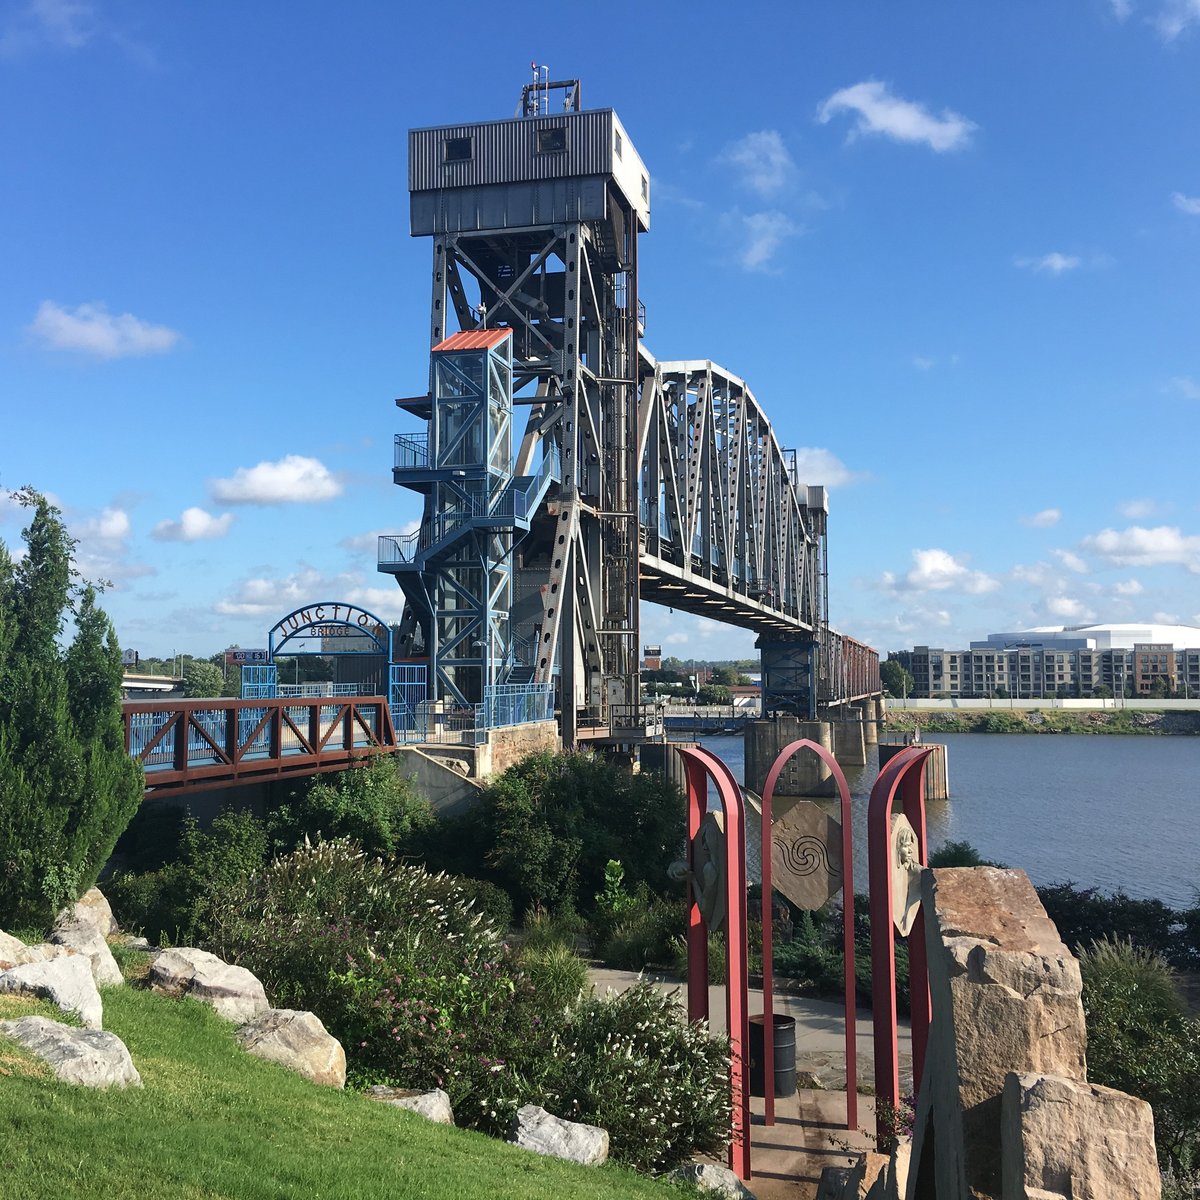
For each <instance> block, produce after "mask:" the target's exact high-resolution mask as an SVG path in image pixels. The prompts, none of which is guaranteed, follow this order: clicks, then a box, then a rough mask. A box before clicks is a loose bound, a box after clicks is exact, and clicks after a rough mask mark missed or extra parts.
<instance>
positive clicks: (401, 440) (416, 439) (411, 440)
mask: <svg viewBox="0 0 1200 1200" xmlns="http://www.w3.org/2000/svg"><path fill="white" fill-rule="evenodd" d="M395 455H396V458H395V465H396V467H397V468H398V469H400V470H405V469H407V470H424V469H425V468H427V467H428V466H429V434H428V433H398V434H396V438H395Z"/></svg>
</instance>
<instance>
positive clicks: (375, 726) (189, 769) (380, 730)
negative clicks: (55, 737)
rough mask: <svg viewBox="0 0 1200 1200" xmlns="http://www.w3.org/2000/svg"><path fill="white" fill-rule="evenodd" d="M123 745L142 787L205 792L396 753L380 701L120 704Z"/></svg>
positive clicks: (389, 720) (385, 706)
mask: <svg viewBox="0 0 1200 1200" xmlns="http://www.w3.org/2000/svg"><path fill="white" fill-rule="evenodd" d="M122 707H123V720H124V725H125V748H126V750H128V751H129V753H130V754H131V755H132V756H133V757H134V758H136V759H138V761H140V762H141V764H142V766H143V768H144V770H145V774H146V790H147V792H151V791H152V792H154V793H155V794H159V793H162V792H182V791H189V792H198V791H204V790H206V789H209V788H218V787H228V786H232V785H236V784H243V783H255V782H260V781H265V780H272V779H283V778H287V777H291V776H296V775H312V774H315V773H317V772H321V771H336V770H339V769H341V768H342V767H345V766H346V765H347V764H348V763H350V762H351V761H353V760H355V759H360V758H362V757H363V756H364V755H366V754H372V753H390V752H391V751H393V750H395V749H396V732H395V730H394V729H393V727H392V717H391V712H390V711H389V709H388V704H387V700H386V699H385V698H384V697H382V696H348V697H327V696H325V697H311V698H310V697H305V698H300V697H287V698H284V699H278V700H275V699H272V700H177V701H172V702H169V703H153V702H149V703H127V704H125V705H123V706H122Z"/></svg>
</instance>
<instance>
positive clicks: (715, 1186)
mask: <svg viewBox="0 0 1200 1200" xmlns="http://www.w3.org/2000/svg"><path fill="white" fill-rule="evenodd" d="M667 1178H668V1179H673V1180H678V1181H679V1182H681V1183H687V1184H691V1186H692V1187H694V1188H695V1189H696V1191H698V1192H703V1193H704V1194H705V1195H706V1196H718V1197H720V1200H754V1193H753V1192H752V1191H751V1190H750V1189H749V1188H748V1187H747V1186H746V1185H745V1184H744V1183H743V1182H742V1181H741V1180H740V1179H739V1178H738V1177H737V1176H736V1175H735V1174H734V1173H733V1172H732V1171H731V1170H730V1169H729V1168H728V1167H719V1166H717V1164H716V1163H687V1164H686V1165H685V1166H682V1167H676V1168H675V1170H673V1171H671V1172H669V1173H668V1175H667Z"/></svg>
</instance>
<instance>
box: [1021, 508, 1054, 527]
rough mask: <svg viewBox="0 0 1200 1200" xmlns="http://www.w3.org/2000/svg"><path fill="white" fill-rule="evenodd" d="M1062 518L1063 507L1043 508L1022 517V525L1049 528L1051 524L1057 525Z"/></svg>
mask: <svg viewBox="0 0 1200 1200" xmlns="http://www.w3.org/2000/svg"><path fill="white" fill-rule="evenodd" d="M1061 520H1062V509H1061V508H1043V509H1042V511H1041V512H1036V513H1034V514H1033V516H1031V517H1022V518H1021V524H1022V525H1032V526H1033V527H1034V528H1035V529H1049V528H1050V526H1051V525H1057V524H1058V523H1059V521H1061Z"/></svg>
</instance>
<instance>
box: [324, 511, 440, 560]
mask: <svg viewBox="0 0 1200 1200" xmlns="http://www.w3.org/2000/svg"><path fill="white" fill-rule="evenodd" d="M420 528H421V522H420V519H417V520H415V521H405V522H403V523H402V524H401V525H400V526H399V527H397V526H395V525H389V526H388V528H387V529H371V530H368V531H367V532H366V533H355V534H352V535H351V536H350V537H344V538H342V541H341V544H342V545H343V546H345V548H346V549H347V550H349V551H351V553H353V554H371V555H373V554H374V553H375V552H376V550H377V549H378V547H379V539H380V538H381V537H384V536H387V535H390V536H395V537H404V536H405V535H406V534H410V533H416V532H417V530H418V529H420Z"/></svg>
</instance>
